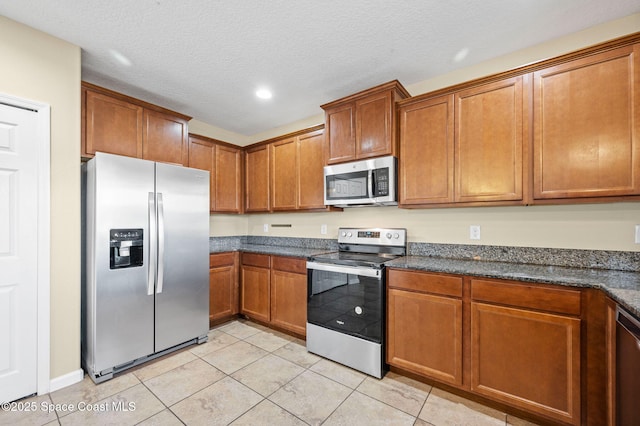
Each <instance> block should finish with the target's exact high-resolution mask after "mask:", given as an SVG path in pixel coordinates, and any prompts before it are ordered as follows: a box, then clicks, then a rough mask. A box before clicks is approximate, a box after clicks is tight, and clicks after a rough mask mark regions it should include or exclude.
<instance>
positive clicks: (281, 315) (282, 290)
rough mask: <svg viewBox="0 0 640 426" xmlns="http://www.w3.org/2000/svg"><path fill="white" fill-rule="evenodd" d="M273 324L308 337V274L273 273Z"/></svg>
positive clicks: (274, 271) (277, 271) (275, 271)
mask: <svg viewBox="0 0 640 426" xmlns="http://www.w3.org/2000/svg"><path fill="white" fill-rule="evenodd" d="M271 323H272V324H273V325H276V326H279V327H282V328H284V329H287V330H290V331H293V332H294V333H297V334H300V335H303V336H304V335H306V328H307V275H306V274H297V273H293V272H287V271H279V270H272V271H271Z"/></svg>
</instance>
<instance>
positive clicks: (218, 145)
mask: <svg viewBox="0 0 640 426" xmlns="http://www.w3.org/2000/svg"><path fill="white" fill-rule="evenodd" d="M243 155H244V154H243V151H242V149H240V148H236V147H234V146H233V145H231V144H228V143H225V142H221V141H217V140H215V139H211V138H207V137H204V136H198V135H189V167H194V168H197V169H202V170H207V171H208V172H209V177H210V184H209V189H210V196H209V201H210V210H211V212H212V213H242V199H243V188H242V166H243V162H242V160H243Z"/></svg>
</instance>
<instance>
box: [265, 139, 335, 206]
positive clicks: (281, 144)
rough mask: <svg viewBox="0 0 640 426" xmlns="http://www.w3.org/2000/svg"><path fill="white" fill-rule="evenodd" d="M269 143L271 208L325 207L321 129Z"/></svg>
mask: <svg viewBox="0 0 640 426" xmlns="http://www.w3.org/2000/svg"><path fill="white" fill-rule="evenodd" d="M270 146H271V153H270V155H271V176H272V179H271V208H272V210H273V211H278V210H284V211H286V210H289V211H290V210H318V209H324V208H325V206H324V192H323V176H324V175H323V165H324V132H323V130H314V131H310V132H306V133H303V134H300V135H295V136H291V137H285V138H284V139H282V140H279V141H276V142H273V143H271V144H270Z"/></svg>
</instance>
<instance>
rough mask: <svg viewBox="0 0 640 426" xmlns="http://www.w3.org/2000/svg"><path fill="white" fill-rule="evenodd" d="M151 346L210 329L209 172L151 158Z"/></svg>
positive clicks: (171, 343) (161, 346)
mask: <svg viewBox="0 0 640 426" xmlns="http://www.w3.org/2000/svg"><path fill="white" fill-rule="evenodd" d="M156 199H157V210H158V274H157V280H156V316H155V325H156V328H155V331H156V342H155V350H156V352H157V351H161V350H164V349H167V348H170V347H172V346H175V345H178V344H180V343H183V342H185V341H187V340H191V339H194V338H196V337H199V336H204V335H206V334H207V332H208V330H209V172H207V171H203V170H196V169H190V168H187V167H180V166H173V165H170V164H164V163H156Z"/></svg>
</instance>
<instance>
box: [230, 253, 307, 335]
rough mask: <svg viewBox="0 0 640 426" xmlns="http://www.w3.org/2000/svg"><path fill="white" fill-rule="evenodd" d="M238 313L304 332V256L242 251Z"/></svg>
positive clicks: (305, 322) (305, 299) (293, 330)
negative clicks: (302, 257)
mask: <svg viewBox="0 0 640 426" xmlns="http://www.w3.org/2000/svg"><path fill="white" fill-rule="evenodd" d="M241 289H242V291H241V296H240V301H241V302H240V313H242V314H244V315H246V316H247V317H249V318H253V319H255V320H258V321H261V322H263V323H266V324H269V325H273V326H274V327H277V328H281V329H283V330H286V331H290V332H292V333H295V334H297V335H299V336H304V335H306V325H307V266H306V261H305V260H304V259H299V258H292V257H283V256H270V255H264V254H255V253H243V255H242V266H241Z"/></svg>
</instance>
